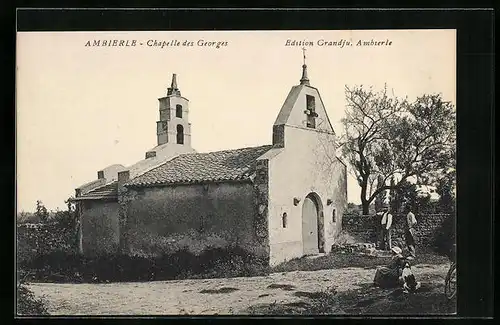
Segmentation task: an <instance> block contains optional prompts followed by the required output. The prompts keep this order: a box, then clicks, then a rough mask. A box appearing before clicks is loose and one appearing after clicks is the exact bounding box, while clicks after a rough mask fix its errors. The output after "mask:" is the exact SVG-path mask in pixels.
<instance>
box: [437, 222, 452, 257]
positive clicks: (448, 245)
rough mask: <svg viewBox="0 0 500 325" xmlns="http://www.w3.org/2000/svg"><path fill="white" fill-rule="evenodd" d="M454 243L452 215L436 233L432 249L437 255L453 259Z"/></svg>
mask: <svg viewBox="0 0 500 325" xmlns="http://www.w3.org/2000/svg"><path fill="white" fill-rule="evenodd" d="M455 243H456V219H455V215H454V214H452V215H451V216H450V217H449V218H447V219H446V220H445V221H444V222H443V224H442V225H441V227H440V228H439V229H438V231H437V233H436V237H435V239H434V247H436V252H437V253H438V254H443V255H446V256H448V257H449V258H450V259H454V254H455V252H454V244H455Z"/></svg>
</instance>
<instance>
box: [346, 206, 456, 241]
mask: <svg viewBox="0 0 500 325" xmlns="http://www.w3.org/2000/svg"><path fill="white" fill-rule="evenodd" d="M415 217H416V218H417V226H416V229H417V246H420V247H429V248H433V247H435V246H436V237H437V235H438V233H439V232H441V231H442V227H445V225H444V224H445V221H448V220H447V219H448V218H454V216H452V215H449V214H427V215H416V216H415ZM405 218H406V215H393V220H392V222H393V230H392V241H393V242H394V240H397V239H398V238H403V234H404V222H405ZM379 222H380V217H378V216H375V215H368V216H360V215H348V214H345V215H344V217H343V229H344V230H345V231H346V232H347V233H349V234H350V235H352V236H354V237H355V238H356V239H357V240H359V241H363V242H367V243H375V242H376V240H377V239H378V236H379V234H377V231H376V230H375V229H378V228H377V226H378V223H379Z"/></svg>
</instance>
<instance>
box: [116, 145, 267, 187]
mask: <svg viewBox="0 0 500 325" xmlns="http://www.w3.org/2000/svg"><path fill="white" fill-rule="evenodd" d="M271 148H272V146H271V145H267V146H260V147H251V148H242V149H235V150H224V151H216V152H209V153H187V154H182V155H179V156H177V157H175V158H173V159H172V160H169V161H167V162H165V163H164V164H162V165H160V166H158V167H156V168H154V169H151V170H150V171H147V172H145V173H144V174H142V175H139V176H137V177H135V178H133V179H132V180H130V181H129V182H127V183H126V184H125V186H148V185H174V184H190V183H200V182H220V181H237V180H246V179H250V177H251V176H252V175H253V173H254V172H255V166H256V161H257V158H259V157H260V156H262V155H263V154H264V153H266V152H267V151H269V150H270V149H271Z"/></svg>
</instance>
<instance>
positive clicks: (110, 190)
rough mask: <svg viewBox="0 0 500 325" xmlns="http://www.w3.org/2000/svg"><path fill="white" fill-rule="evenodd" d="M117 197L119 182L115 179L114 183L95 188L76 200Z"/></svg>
mask: <svg viewBox="0 0 500 325" xmlns="http://www.w3.org/2000/svg"><path fill="white" fill-rule="evenodd" d="M117 197H118V182H117V181H114V182H112V183H109V184H106V185H104V186H101V187H98V188H96V189H93V190H92V191H90V192H88V193H85V194H83V195H81V196H79V197H77V198H75V200H99V199H106V198H110V199H113V198H117Z"/></svg>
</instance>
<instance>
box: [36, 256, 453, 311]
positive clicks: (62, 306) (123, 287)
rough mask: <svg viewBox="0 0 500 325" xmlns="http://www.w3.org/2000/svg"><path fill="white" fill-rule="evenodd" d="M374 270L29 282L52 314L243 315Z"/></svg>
mask: <svg viewBox="0 0 500 325" xmlns="http://www.w3.org/2000/svg"><path fill="white" fill-rule="evenodd" d="M447 270H448V265H445V264H442V265H416V266H414V267H413V271H414V273H415V275H416V276H417V277H422V278H425V279H429V280H428V282H436V283H439V284H441V282H442V281H443V279H444V276H445V275H446V272H447ZM374 272H375V271H374V269H363V268H341V269H330V270H319V271H310V272H305V271H295V272H287V273H274V274H271V275H269V276H262V277H250V278H230V279H206V280H179V281H155V282H137V283H110V284H55V283H33V284H31V285H30V286H29V287H30V289H31V290H32V291H33V292H34V293H35V295H36V296H37V297H42V298H45V300H46V301H47V306H48V311H49V313H50V314H52V315H125V314H128V315H131V314H132V315H146V314H147V315H158V314H162V315H171V314H198V315H203V314H205V315H214V314H219V315H223V314H246V313H247V310H248V308H249V307H251V306H254V305H258V304H271V303H274V302H276V303H285V302H286V303H294V302H297V303H298V302H300V300H301V299H300V297H297V296H296V295H294V293H295V292H297V291H303V292H318V291H327V290H329V289H331V288H335V289H336V291H337V292H339V293H340V292H345V291H347V290H354V289H358V288H360V286H363V285H366V284H367V283H371V282H372V280H373V275H374Z"/></svg>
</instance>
